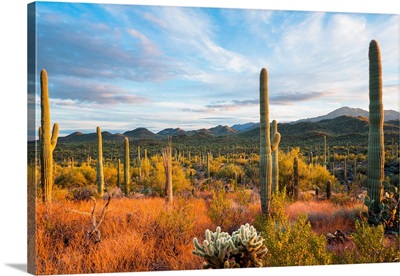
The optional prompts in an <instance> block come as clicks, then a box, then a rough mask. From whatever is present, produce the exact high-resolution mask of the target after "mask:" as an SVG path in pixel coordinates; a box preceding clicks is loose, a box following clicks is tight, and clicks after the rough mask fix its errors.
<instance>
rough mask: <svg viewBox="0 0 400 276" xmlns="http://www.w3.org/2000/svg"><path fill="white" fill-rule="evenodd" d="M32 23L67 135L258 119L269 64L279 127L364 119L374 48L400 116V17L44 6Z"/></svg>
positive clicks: (56, 118)
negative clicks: (323, 118)
mask: <svg viewBox="0 0 400 276" xmlns="http://www.w3.org/2000/svg"><path fill="white" fill-rule="evenodd" d="M36 16H37V25H36V37H37V56H36V57H37V60H36V64H37V72H36V74H37V82H38V81H39V73H40V70H41V69H42V68H45V69H46V70H47V72H48V76H49V82H50V87H49V91H50V97H51V119H52V122H58V123H59V125H60V135H62V136H63V135H67V134H70V133H72V132H74V131H82V132H85V133H88V132H95V129H96V127H97V126H100V127H101V129H102V130H103V131H104V130H107V131H110V132H112V133H116V132H125V131H127V130H132V129H135V128H138V127H146V128H148V129H149V130H151V131H153V132H158V131H160V130H162V129H164V128H168V127H173V128H175V127H181V128H183V129H185V130H192V129H199V128H204V127H205V128H209V127H213V126H216V125H219V124H221V125H229V126H231V125H233V124H237V123H247V122H257V121H259V107H258V97H259V72H260V70H261V68H263V67H265V68H267V70H268V72H269V92H270V95H269V98H270V118H271V120H272V119H276V120H277V121H278V122H290V121H294V120H297V119H302V118H308V117H314V116H319V115H324V114H326V113H328V112H330V111H333V110H334V109H337V108H339V107H342V106H350V107H358V108H363V109H366V110H368V44H369V42H370V40H371V39H377V40H378V42H379V44H380V47H381V54H382V65H383V83H384V89H383V91H384V108H385V109H393V110H397V111H399V77H398V74H399V62H398V61H399V49H400V45H399V30H400V26H399V24H400V23H399V15H398V14H393V15H390V14H363V13H344V12H341V13H338V12H315V11H312V12H306V11H282V10H280V11H275V10H260V9H235V8H195V7H172V6H144V5H123V4H91V3H89V4H79V3H54V2H37V10H36ZM30 92H31V93H34V91H30ZM39 93H40V87H39V86H36V94H37V97H36V99H35V100H34V102H35V103H33V102H32V103H31V104H36V107H37V108H38V111H40V108H39V107H40V101H39V100H40V98H39V95H40V94H39ZM36 124H37V125H39V124H40V113H39V112H38V114H37V116H36Z"/></svg>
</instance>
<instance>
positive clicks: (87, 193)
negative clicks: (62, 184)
mask: <svg viewBox="0 0 400 276" xmlns="http://www.w3.org/2000/svg"><path fill="white" fill-rule="evenodd" d="M97 196H98V192H97V186H95V185H91V186H84V187H76V188H71V189H70V191H69V195H68V196H67V199H68V200H77V201H80V200H85V201H87V200H90V199H91V197H97Z"/></svg>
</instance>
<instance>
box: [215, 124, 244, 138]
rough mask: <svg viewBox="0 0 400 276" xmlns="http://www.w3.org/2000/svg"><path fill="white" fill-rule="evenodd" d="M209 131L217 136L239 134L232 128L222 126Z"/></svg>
mask: <svg viewBox="0 0 400 276" xmlns="http://www.w3.org/2000/svg"><path fill="white" fill-rule="evenodd" d="M209 130H210V132H211V134H213V135H216V136H219V135H231V134H236V133H238V131H237V130H234V129H233V128H231V127H228V126H222V125H219V126H216V127H213V128H210V129H209Z"/></svg>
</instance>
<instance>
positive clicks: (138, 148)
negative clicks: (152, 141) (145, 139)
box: [137, 146, 142, 180]
mask: <svg viewBox="0 0 400 276" xmlns="http://www.w3.org/2000/svg"><path fill="white" fill-rule="evenodd" d="M137 151H138V157H137V167H138V175H139V180H142V164H141V163H142V162H141V157H140V146H138V147H137Z"/></svg>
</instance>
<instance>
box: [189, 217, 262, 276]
mask: <svg viewBox="0 0 400 276" xmlns="http://www.w3.org/2000/svg"><path fill="white" fill-rule="evenodd" d="M193 242H194V245H195V250H193V252H192V253H193V254H195V255H198V256H200V257H202V258H204V260H205V262H204V263H203V267H204V268H216V269H217V268H235V267H236V268H239V267H242V268H245V267H261V266H262V258H263V257H264V256H265V255H266V254H267V252H268V249H267V248H266V246H265V245H264V239H263V238H262V237H261V236H260V235H259V234H258V233H257V231H256V229H255V228H254V227H253V226H251V225H249V224H248V223H246V224H245V225H242V226H241V227H240V228H239V229H238V230H237V231H235V232H233V233H232V236H230V235H229V234H228V233H226V232H221V227H219V226H218V227H217V229H216V232H211V231H210V230H208V229H207V230H206V232H205V240H204V242H203V245H200V243H199V241H198V240H197V238H194V240H193Z"/></svg>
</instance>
